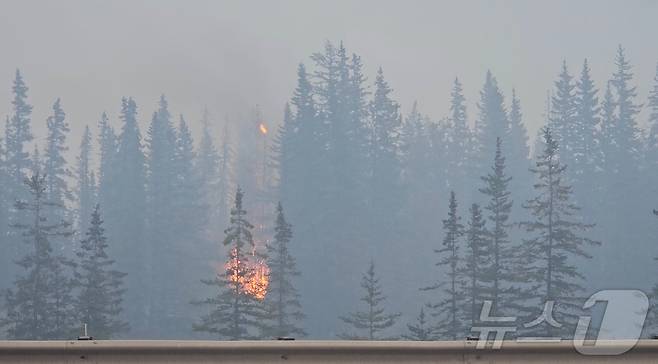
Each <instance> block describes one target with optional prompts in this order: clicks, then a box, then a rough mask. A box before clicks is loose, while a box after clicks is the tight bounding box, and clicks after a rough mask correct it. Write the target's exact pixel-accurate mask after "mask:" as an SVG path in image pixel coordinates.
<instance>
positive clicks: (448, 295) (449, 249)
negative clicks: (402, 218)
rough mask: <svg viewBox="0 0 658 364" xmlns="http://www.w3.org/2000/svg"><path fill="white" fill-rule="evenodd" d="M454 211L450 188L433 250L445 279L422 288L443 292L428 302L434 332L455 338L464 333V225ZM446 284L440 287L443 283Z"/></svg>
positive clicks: (450, 338) (455, 201)
mask: <svg viewBox="0 0 658 364" xmlns="http://www.w3.org/2000/svg"><path fill="white" fill-rule="evenodd" d="M459 220H461V218H460V217H459V216H458V215H457V198H456V197H455V193H454V192H453V191H451V192H450V202H449V204H448V218H447V219H445V220H443V231H444V234H445V235H444V238H443V246H442V247H441V248H440V249H436V250H434V252H435V253H437V254H438V255H439V261H438V262H437V263H436V265H437V266H439V267H444V268H445V269H446V277H447V278H446V279H445V280H437V282H436V283H435V284H434V285H433V286H430V287H427V288H423V290H440V291H441V292H442V293H443V295H441V296H440V297H442V298H441V299H440V300H439V301H438V302H436V303H433V304H430V305H429V307H430V308H431V309H432V310H433V312H432V316H433V317H435V318H436V319H437V320H438V324H437V334H438V335H439V336H440V337H441V338H443V339H449V340H458V339H461V338H462V337H463V336H464V335H465V329H464V327H463V326H464V325H463V320H462V318H463V316H464V314H463V307H462V306H463V301H464V284H465V282H464V280H463V275H462V269H461V267H460V262H461V256H460V254H461V253H460V244H461V243H460V241H461V238H462V236H463V235H464V226H463V225H462V224H461V223H460V222H459ZM444 285H445V286H447V288H442V287H443V286H444Z"/></svg>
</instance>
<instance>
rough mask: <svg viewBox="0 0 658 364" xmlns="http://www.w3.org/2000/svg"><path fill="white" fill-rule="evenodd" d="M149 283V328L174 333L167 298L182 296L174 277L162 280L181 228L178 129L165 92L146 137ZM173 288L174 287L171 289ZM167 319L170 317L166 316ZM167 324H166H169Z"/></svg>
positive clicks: (153, 332) (146, 256)
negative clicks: (177, 205)
mask: <svg viewBox="0 0 658 364" xmlns="http://www.w3.org/2000/svg"><path fill="white" fill-rule="evenodd" d="M146 145H147V156H146V166H147V170H146V171H147V174H146V204H147V207H146V208H147V212H146V217H147V220H146V221H145V222H146V227H147V228H146V239H145V243H146V245H147V246H145V247H144V249H145V257H144V258H145V259H146V264H145V266H146V271H147V272H146V274H147V278H146V283H145V286H146V287H145V288H146V289H147V292H148V293H147V294H145V296H146V300H147V302H148V303H147V306H148V309H147V312H148V313H149V316H148V317H147V318H146V319H147V320H148V324H147V326H148V330H149V332H150V333H151V334H156V335H162V334H163V333H165V332H166V333H172V334H173V333H174V332H173V331H174V330H173V328H172V327H170V326H166V324H165V322H167V321H168V320H167V319H169V318H172V317H173V316H174V313H173V312H168V311H167V306H168V304H169V303H171V302H173V301H174V300H171V299H166V297H171V296H170V295H171V294H172V292H177V293H175V294H174V295H173V296H174V297H180V296H181V294H180V291H178V290H176V287H178V288H182V287H181V286H173V287H170V286H169V283H172V280H161V279H160V278H159V277H163V276H165V275H166V273H167V271H168V269H169V268H170V267H172V266H175V265H174V263H175V262H174V261H173V259H174V256H175V254H174V253H173V250H174V235H175V234H177V233H178V229H179V228H180V227H179V226H178V225H177V222H178V221H179V219H178V213H179V211H176V209H175V206H174V201H175V196H174V194H175V188H176V187H175V184H176V178H177V176H176V160H175V159H176V132H175V130H174V126H173V124H172V122H171V114H170V113H169V106H168V102H167V99H166V98H165V96H164V95H161V96H160V101H159V103H158V110H157V111H156V112H154V113H153V116H152V118H151V124H150V125H149V129H148V132H147V138H146ZM171 288H173V290H172V289H171ZM165 318H167V319H165ZM165 326H166V327H165Z"/></svg>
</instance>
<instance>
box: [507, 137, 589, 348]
mask: <svg viewBox="0 0 658 364" xmlns="http://www.w3.org/2000/svg"><path fill="white" fill-rule="evenodd" d="M542 132H543V134H544V144H545V148H544V151H543V153H542V154H541V156H540V157H539V158H538V160H537V162H536V167H535V168H533V169H532V172H533V173H535V176H536V184H535V191H536V197H534V198H532V199H530V200H529V201H528V202H527V203H526V204H525V205H524V206H523V207H524V208H526V209H527V210H528V212H529V213H530V215H531V216H532V217H533V220H531V221H527V222H523V223H522V224H521V226H523V227H525V229H526V231H527V232H528V233H529V234H530V236H531V237H530V238H528V239H524V242H523V246H522V251H521V253H520V254H521V255H520V260H521V261H522V262H524V263H525V264H524V269H523V271H522V273H520V275H519V276H521V277H524V278H525V282H526V283H527V284H528V286H529V288H528V290H527V291H526V292H525V293H523V294H522V295H521V297H523V298H525V299H530V300H534V301H532V304H531V307H532V308H531V309H530V310H531V311H532V317H533V318H536V317H539V316H540V313H541V309H542V308H543V307H544V306H543V304H544V303H546V302H551V301H552V302H554V307H553V312H552V317H553V318H554V319H555V320H556V321H557V322H558V323H559V324H561V325H562V326H561V327H554V326H552V325H550V324H549V323H547V322H544V323H541V324H540V325H538V326H535V327H531V328H529V330H530V331H533V332H537V333H539V334H540V335H543V336H563V337H564V336H567V335H572V334H573V329H574V324H575V321H576V320H577V313H578V310H579V309H580V307H581V306H582V302H580V301H579V300H580V299H581V297H580V296H579V295H581V294H582V293H583V290H584V288H583V286H582V281H583V279H584V277H583V275H582V273H581V270H580V269H579V268H578V265H576V262H577V260H578V259H590V258H591V257H592V256H591V254H590V253H589V251H588V247H589V246H592V245H599V244H600V243H599V242H597V241H594V240H592V239H590V238H588V237H585V236H582V235H580V232H582V231H585V230H588V229H589V228H591V227H592V226H593V225H590V224H585V223H583V222H581V221H580V219H579V218H578V217H577V214H578V210H579V208H578V207H577V206H576V205H575V204H574V203H573V202H572V201H571V199H572V191H571V186H569V185H568V184H567V183H566V182H565V179H564V172H565V170H566V165H564V164H562V163H561V161H560V158H559V157H558V143H557V141H556V140H555V139H554V138H553V135H552V132H551V130H550V129H549V128H544V129H543V131H542Z"/></svg>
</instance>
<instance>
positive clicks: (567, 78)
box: [548, 61, 579, 166]
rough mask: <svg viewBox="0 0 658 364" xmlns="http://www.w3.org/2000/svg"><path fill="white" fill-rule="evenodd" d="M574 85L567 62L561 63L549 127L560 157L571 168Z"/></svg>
mask: <svg viewBox="0 0 658 364" xmlns="http://www.w3.org/2000/svg"><path fill="white" fill-rule="evenodd" d="M575 88H576V85H575V84H574V82H573V76H571V74H570V73H569V70H568V69H567V62H566V61H562V69H561V71H560V74H559V76H558V79H557V81H555V93H554V94H553V97H552V98H551V103H552V106H551V115H550V116H549V120H550V121H549V124H548V125H549V126H550V128H551V130H552V131H553V134H554V137H555V139H556V140H557V141H558V142H559V143H560V145H561V149H560V157H561V158H562V159H563V160H564V161H565V162H566V163H567V164H568V165H569V166H571V165H572V164H574V163H575V162H574V160H575V158H576V148H578V144H579V142H578V141H577V140H576V111H577V110H576V96H575V91H574V90H575Z"/></svg>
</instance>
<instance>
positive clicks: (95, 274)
mask: <svg viewBox="0 0 658 364" xmlns="http://www.w3.org/2000/svg"><path fill="white" fill-rule="evenodd" d="M107 248H108V242H107V238H106V237H105V228H104V227H103V219H102V217H101V212H100V205H96V206H95V208H94V209H93V212H92V214H91V219H90V220H89V228H88V230H87V231H86V233H85V237H84V239H82V240H81V241H80V247H79V249H78V250H77V252H76V256H77V259H78V261H77V269H76V272H75V283H76V286H77V287H78V294H77V297H76V299H75V310H76V313H77V315H78V317H79V319H80V321H81V322H82V323H85V324H87V325H88V328H89V330H90V333H91V334H92V335H93V337H94V338H97V339H111V338H116V335H117V334H120V333H123V332H126V331H128V329H129V326H128V323H126V322H124V321H123V320H121V317H120V316H121V313H122V304H123V293H124V289H123V279H124V278H125V276H126V274H125V273H122V272H119V271H117V270H115V269H113V266H114V260H113V259H111V258H110V257H109V255H108V252H107Z"/></svg>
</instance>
